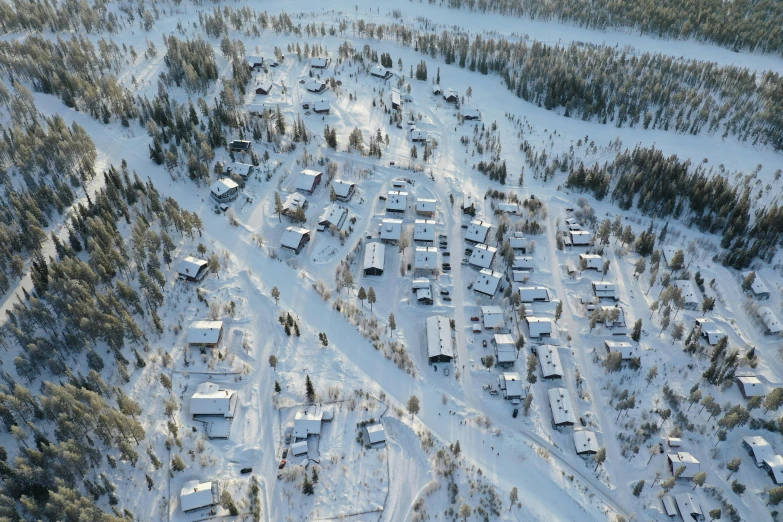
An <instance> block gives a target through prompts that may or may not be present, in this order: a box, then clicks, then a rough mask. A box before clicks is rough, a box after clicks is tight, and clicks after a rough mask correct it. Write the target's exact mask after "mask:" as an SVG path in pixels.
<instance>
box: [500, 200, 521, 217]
mask: <svg viewBox="0 0 783 522" xmlns="http://www.w3.org/2000/svg"><path fill="white" fill-rule="evenodd" d="M496 208H497V209H498V210H499V211H500V212H506V213H508V214H519V213H520V207H519V204H518V203H505V202H500V203H498V204H497V207H496Z"/></svg>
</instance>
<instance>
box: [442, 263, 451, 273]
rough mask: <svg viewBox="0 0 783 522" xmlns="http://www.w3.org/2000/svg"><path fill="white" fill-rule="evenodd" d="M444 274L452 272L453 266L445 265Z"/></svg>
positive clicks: (443, 267)
mask: <svg viewBox="0 0 783 522" xmlns="http://www.w3.org/2000/svg"><path fill="white" fill-rule="evenodd" d="M441 268H442V269H443V271H444V272H450V271H451V265H447V264H444V265H443V266H442V267H441Z"/></svg>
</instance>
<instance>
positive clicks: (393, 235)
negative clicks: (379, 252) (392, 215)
mask: <svg viewBox="0 0 783 522" xmlns="http://www.w3.org/2000/svg"><path fill="white" fill-rule="evenodd" d="M380 229H381V239H386V240H389V241H399V239H400V236H401V235H402V220H401V219H388V218H387V219H384V220H382V221H381V227H380Z"/></svg>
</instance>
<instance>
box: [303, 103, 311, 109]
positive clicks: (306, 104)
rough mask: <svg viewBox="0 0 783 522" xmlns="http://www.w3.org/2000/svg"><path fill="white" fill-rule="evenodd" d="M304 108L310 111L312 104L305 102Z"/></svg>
mask: <svg viewBox="0 0 783 522" xmlns="http://www.w3.org/2000/svg"><path fill="white" fill-rule="evenodd" d="M302 108H303V109H309V108H310V104H309V103H307V102H304V103H303V104H302Z"/></svg>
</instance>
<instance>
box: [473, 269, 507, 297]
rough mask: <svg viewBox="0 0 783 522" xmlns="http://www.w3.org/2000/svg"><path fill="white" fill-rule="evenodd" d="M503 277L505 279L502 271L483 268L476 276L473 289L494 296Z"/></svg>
mask: <svg viewBox="0 0 783 522" xmlns="http://www.w3.org/2000/svg"><path fill="white" fill-rule="evenodd" d="M501 279H503V274H502V273H500V272H493V271H492V270H490V269H488V268H482V269H481V270H480V271H479V273H478V277H476V282H475V283H473V290H475V291H476V292H479V293H481V294H484V295H488V296H490V297H492V296H493V295H495V292H497V289H498V285H499V284H500V280H501Z"/></svg>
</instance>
